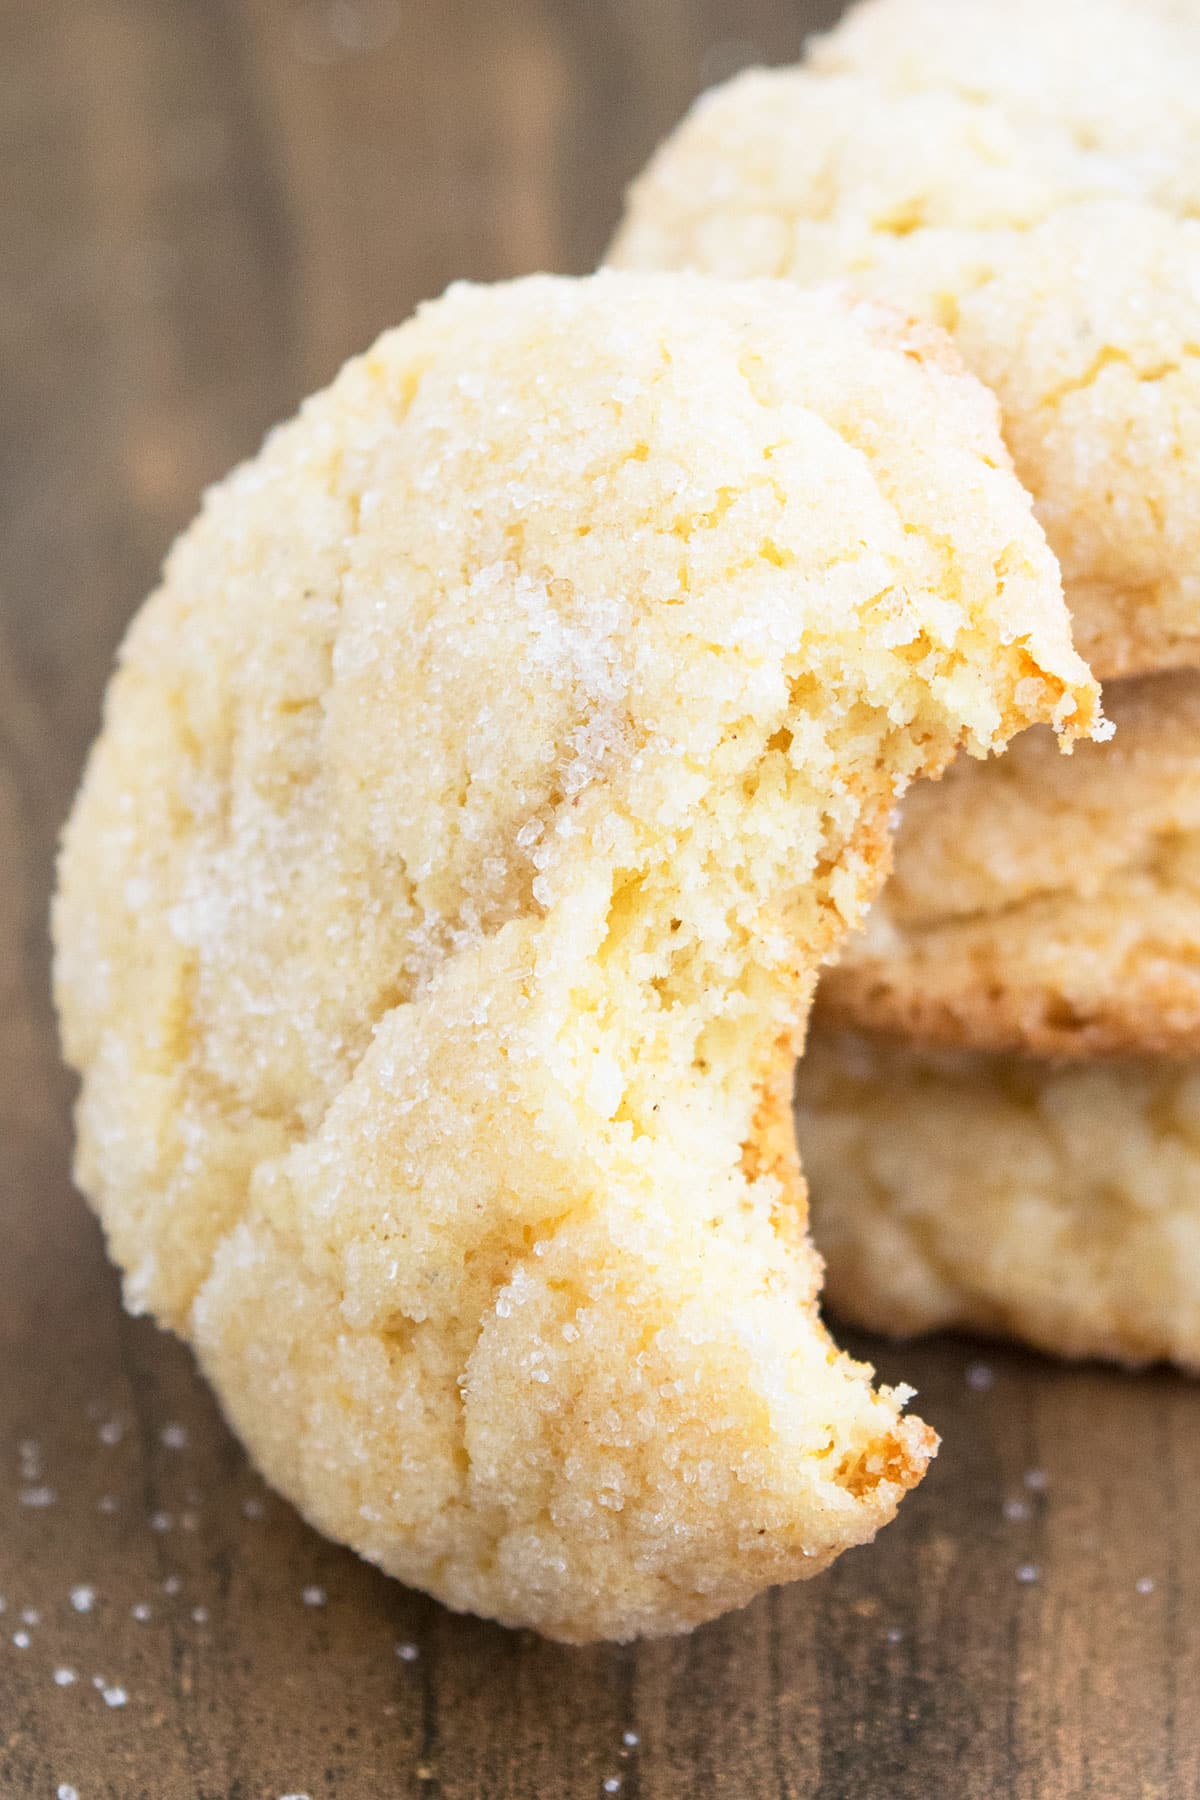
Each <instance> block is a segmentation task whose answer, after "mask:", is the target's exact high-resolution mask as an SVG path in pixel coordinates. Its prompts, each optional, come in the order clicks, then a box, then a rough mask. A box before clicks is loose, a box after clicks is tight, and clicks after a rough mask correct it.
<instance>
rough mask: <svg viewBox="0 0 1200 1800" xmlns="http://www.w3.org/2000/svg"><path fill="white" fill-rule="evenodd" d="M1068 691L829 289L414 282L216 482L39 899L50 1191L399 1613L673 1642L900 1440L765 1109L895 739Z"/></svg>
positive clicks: (1093, 706)
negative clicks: (97, 1219) (65, 1178)
mask: <svg viewBox="0 0 1200 1800" xmlns="http://www.w3.org/2000/svg"><path fill="white" fill-rule="evenodd" d="M1097 720H1098V704H1097V692H1096V688H1095V685H1094V683H1093V682H1092V681H1091V679H1090V677H1089V675H1088V672H1087V670H1086V668H1085V666H1084V665H1083V663H1082V662H1081V661H1080V659H1079V657H1078V656H1077V655H1076V654H1075V652H1074V651H1073V649H1072V648H1071V644H1070V638H1069V631H1068V623H1067V615H1066V611H1065V608H1064V604H1063V600H1062V595H1061V590H1060V586H1059V580H1058V574H1057V569H1056V566H1055V564H1054V560H1053V558H1052V557H1051V555H1050V553H1049V551H1048V550H1047V548H1046V545H1045V542H1044V540H1043V537H1042V534H1041V531H1040V529H1039V528H1038V526H1037V525H1036V523H1035V521H1034V518H1033V515H1032V511H1031V508H1030V503H1029V501H1028V498H1027V496H1026V495H1025V494H1024V492H1023V491H1022V489H1021V488H1020V486H1019V485H1018V483H1017V481H1016V480H1015V478H1014V476H1013V475H1012V473H1011V470H1010V468H1009V465H1008V461H1007V458H1006V455H1005V452H1004V449H1003V446H1002V444H1001V440H1000V436H999V430H998V425H997V417H996V408H995V404H994V402H993V400H992V398H991V396H990V395H988V394H987V393H986V392H985V390H984V389H983V388H982V387H980V386H979V385H978V384H977V383H976V382H975V381H974V380H973V379H972V378H971V377H969V376H967V375H966V374H965V373H964V372H963V371H962V370H961V368H960V366H959V365H958V363H957V360H956V359H955V358H954V356H953V353H952V352H951V351H950V350H949V347H948V345H947V343H946V341H945V340H944V339H943V338H942V337H941V336H940V335H939V334H937V333H934V332H931V331H930V330H928V329H927V328H923V327H922V328H918V327H912V326H909V325H908V324H906V323H905V322H904V321H903V320H902V319H900V318H899V317H898V316H896V315H894V314H892V313H891V312H889V311H887V310H885V309H882V308H877V307H875V306H872V305H868V304H855V305H852V304H850V303H848V302H847V301H845V300H844V299H842V298H840V297H839V296H838V295H836V294H833V293H816V294H805V293H802V292H800V291H799V290H797V289H793V288H791V287H787V286H780V287H775V286H773V285H754V284H744V285H741V284H734V283H722V282H710V281H705V280H703V279H700V278H696V277H688V276H630V275H624V276H623V275H616V274H604V275H600V276H596V277H593V278H590V279H588V280H585V281H577V282H576V281H566V280H553V279H549V278H539V279H534V280H530V281H526V282H521V283H516V284H514V285H511V286H507V287H501V288H496V289H490V290H489V289H478V288H465V287H460V288H456V289H453V290H452V291H451V292H450V293H449V294H448V295H447V297H446V298H445V299H444V300H442V301H440V302H438V303H436V304H434V305H432V306H429V307H427V308H425V309H423V310H422V312H421V313H419V314H418V316H417V317H416V318H415V319H414V320H413V321H412V322H411V323H409V324H408V325H406V326H404V327H402V328H401V329H400V330H398V331H396V332H393V333H391V334H389V335H387V336H386V337H384V338H383V339H381V340H380V342H379V343H378V344H377V345H376V346H375V348H374V349H373V350H371V351H370V352H368V353H367V355H365V356H364V357H362V358H360V359H359V360H357V361H356V362H353V363H351V364H350V365H349V366H348V367H347V368H346V369H345V370H344V371H343V373H342V374H341V375H340V376H339V378H338V379H337V381H336V382H335V383H334V385H333V386H332V387H331V388H330V389H329V390H328V391H327V392H325V393H323V394H321V395H318V396H317V397H316V398H315V399H313V400H311V401H309V402H308V403H307V405H306V406H305V407H304V409H303V410H302V412H301V414H300V416H299V417H298V419H296V420H295V421H294V422H293V423H291V424H289V425H287V426H285V427H283V428H282V429H281V430H280V431H278V432H277V433H275V434H274V435H273V436H272V437H271V438H270V439H269V440H268V442H267V444H266V446H265V447H264V449H263V451H262V453H261V454H260V456H259V457H258V458H257V459H256V460H255V461H253V462H251V463H249V464H248V465H247V466H245V467H244V468H242V469H240V470H238V471H237V472H235V473H234V474H233V475H232V476H231V477H230V478H229V480H228V481H226V482H225V483H224V484H223V485H222V486H220V487H219V488H217V489H216V490H214V492H213V493H212V494H210V496H209V497H208V500H207V502H206V504H205V507H204V510H203V512H202V514H201V516H200V518H199V520H198V521H197V522H196V524H195V525H194V526H193V527H192V529H191V530H190V531H189V532H188V533H187V534H186V535H185V536H184V537H183V538H182V540H181V541H180V542H179V543H178V544H177V545H176V547H175V549H174V550H173V552H172V553H171V557H170V559H169V562H168V565H167V571H166V576H165V579H164V583H163V585H162V587H161V588H160V589H159V591H158V592H157V593H156V594H155V595H154V596H153V597H152V598H151V599H150V601H149V602H148V603H147V605H146V606H145V608H144V609H143V611H142V612H141V614H140V615H139V616H138V618H137V620H136V621H135V623H134V625H133V626H132V628H131V630H130V633H129V636H128V638H127V640H126V643H125V646H124V649H123V651H122V655H121V664H120V668H119V671H118V673H117V674H116V676H115V677H114V680H113V683H112V686H111V689H110V692H109V695H108V700H107V705H106V711H105V727H104V731H103V734H102V736H101V738H100V740H99V742H98V744H97V746H96V748H95V750H94V752H93V754H92V758H91V762H90V764H89V767H88V772H87V775H86V778H85V782H84V786H83V789H82V792H81V794H80V797H79V800H78V802H77V804H76V808H75V811H74V814H73V816H72V819H71V822H70V824H69V826H68V829H67V833H66V837H65V841H64V847H63V853H62V862H61V882H60V892H59V896H58V899H57V902H56V906H55V914H54V930H55V938H56V946H57V959H56V984H57V997H58V1004H59V1008H60V1012H61V1016H62V1021H63V1034H64V1041H65V1045H66V1050H67V1054H68V1056H69V1058H70V1060H71V1062H72V1063H73V1065H74V1066H75V1067H76V1068H77V1069H78V1070H79V1071H80V1073H81V1075H82V1077H83V1086H82V1093H81V1098H80V1103H79V1112H78V1127H79V1155H78V1173H79V1179H80V1181H81V1183H82V1185H83V1187H84V1188H85V1189H86V1191H87V1192H88V1194H89V1195H90V1196H91V1198H92V1200H93V1202H94V1204H95V1205H96V1207H97V1210H98V1211H99V1213H100V1216H101V1218H102V1220H103V1223H104V1226H105V1230H106V1233H107V1236H108V1240H109V1244H110V1246H111V1249H112V1252H113V1255H114V1256H115V1258H116V1260H117V1261H118V1262H119V1264H120V1265H121V1267H122V1269H123V1271H124V1276H125V1291H126V1296H127V1299H128V1302H129V1304H130V1305H131V1306H132V1307H134V1308H135V1309H137V1310H146V1311H150V1312H152V1313H154V1314H155V1316H156V1317H158V1318H159V1319H161V1320H162V1321H163V1322H164V1323H166V1324H169V1325H170V1326H172V1327H173V1328H174V1329H175V1330H177V1331H179V1332H180V1333H181V1334H183V1335H184V1336H186V1337H187V1338H188V1339H189V1340H190V1341H191V1342H192V1343H193V1344H194V1345H195V1348H196V1351H197V1354H198V1356H199V1358H200V1361H201V1363H202V1365H203V1367H204V1368H205V1370H206V1372H207V1373H208V1375H209V1376H210V1378H211V1380H212V1381H213V1384H214V1386H215V1387H216V1389H217V1391H218V1393H219V1395H220V1397H221V1400H222V1403H223V1405H224V1407H225V1409H226V1411H227V1413H228V1416H229V1418H230V1420H231V1421H232V1423H233V1425H234V1427H235V1428H236V1429H237V1431H238V1432H239V1433H240V1435H241V1436H242V1438H243V1439H244V1440H245V1442H246V1444H247V1446H248V1447H249V1449H250V1451H251V1453H252V1455H253V1456H254V1457H255V1459H256V1461H257V1462H258V1463H259V1465H260V1467H261V1468H262V1470H263V1472H264V1473H265V1474H266V1475H267V1477H268V1478H269V1479H270V1480H271V1481H273V1482H274V1483H275V1484H276V1485H277V1486H278V1487H279V1488H280V1489H281V1490H282V1491H283V1492H284V1493H285V1494H287V1495H288V1496H289V1497H290V1498H291V1499H292V1500H293V1501H295V1503H296V1504H297V1505H298V1506H299V1507H300V1508H301V1509H302V1510H303V1511H304V1513H305V1514H306V1515H307V1516H308V1517H309V1518H310V1519H311V1520H312V1521H313V1522H314V1523H315V1524H316V1525H318V1526H319V1527H320V1528H321V1529H322V1530H324V1531H327V1532H329V1533H330V1534H331V1535H333V1536H334V1537H337V1538H340V1539H343V1540H344V1541H345V1542H347V1543H349V1544H351V1545H353V1546H354V1547H355V1548H356V1549H357V1550H359V1551H360V1552H361V1553H362V1554H363V1555H364V1556H366V1557H368V1558H370V1559H371V1560H372V1561H374V1562H377V1563H378V1564H380V1565H381V1566H382V1567H383V1568H385V1569H387V1570H389V1571H390V1572H392V1573H393V1574H395V1575H398V1576H400V1577H401V1578H402V1579H404V1580H406V1581H409V1582H412V1583H414V1584H416V1585H418V1586H421V1587H423V1588H426V1589H428V1590H429V1591H430V1592H431V1593H434V1594H436V1595H438V1596H439V1597H440V1598H441V1599H443V1600H445V1601H446V1602H447V1603H448V1604H450V1605H452V1606H455V1607H460V1608H466V1609H470V1610H473V1611H476V1612H479V1613H483V1614H487V1615H490V1616H493V1617H496V1618H498V1619H501V1620H504V1621H506V1622H508V1623H511V1624H527V1625H533V1626H535V1627H537V1628H538V1629H539V1630H541V1631H544V1632H547V1633H549V1634H551V1635H553V1636H557V1637H560V1638H564V1639H572V1640H582V1639H590V1638H597V1637H615V1638H627V1637H631V1636H635V1635H637V1634H640V1633H656V1632H670V1631H678V1630H683V1629H687V1628H688V1627H690V1626H692V1625H695V1624H697V1623H699V1622H700V1621H701V1620H703V1619H706V1618H709V1617H711V1616H712V1615H714V1614H716V1613H719V1612H721V1611H722V1610H724V1609H726V1608H729V1607H732V1606H737V1605H739V1604H741V1603H743V1602H745V1601H747V1600H749V1599H750V1598H751V1597H752V1596H753V1595H754V1594H756V1593H757V1592H759V1591H760V1590H761V1589H762V1588H764V1587H766V1586H768V1585H769V1584H771V1583H774V1582H779V1581H785V1580H790V1579H793V1578H795V1577H797V1576H801V1575H806V1574H811V1573H814V1572H815V1571H816V1570H818V1569H820V1568H822V1567H824V1566H825V1565H826V1564H827V1563H828V1562H829V1561H830V1560H831V1559H832V1558H833V1557H834V1556H836V1555H837V1554H838V1553H839V1552H840V1551H841V1550H843V1549H845V1548H846V1547H847V1546H848V1545H851V1544H855V1543H860V1542H862V1541H863V1540H865V1539H867V1538H869V1537H871V1535H872V1534H873V1533H874V1532H875V1530H876V1529H877V1528H878V1527H879V1526H880V1525H882V1524H883V1523H885V1522H886V1521H887V1520H888V1519H889V1518H890V1517H891V1515H892V1513H893V1512H894V1511H895V1508H896V1506H897V1504H898V1502H899V1500H900V1498H901V1497H902V1495H903V1493H904V1491H905V1490H906V1489H907V1488H908V1487H910V1486H912V1484H913V1483H914V1482H916V1481H917V1480H919V1479H920V1476H921V1474H922V1473H923V1471H924V1469H925V1466H926V1464H927V1461H928V1459H929V1457H930V1456H931V1454H932V1453H933V1449H934V1446H935V1439H934V1437H933V1434H932V1432H931V1431H930V1430H929V1429H928V1427H926V1426H925V1425H923V1424H922V1423H921V1422H920V1421H919V1420H916V1419H914V1418H911V1417H905V1416H904V1415H903V1413H902V1407H903V1404H904V1400H905V1398H906V1396H905V1394H904V1392H903V1391H889V1390H888V1389H880V1390H875V1389H873V1388H872V1387H871V1385H870V1375H871V1371H870V1370H869V1369H867V1368H864V1367H863V1366H861V1365H858V1364H856V1363H854V1362H852V1361H851V1360H849V1359H848V1358H847V1357H845V1356H843V1355H842V1354H841V1353H839V1351H838V1350H837V1349H836V1347H835V1346H834V1345H833V1343H832V1342H831V1341H830V1339H829V1337H828V1336H827V1334H826V1332H825V1330H824V1328H823V1326H822V1325H821V1322H820V1319H819V1316H818V1312H817V1293H818V1288H819V1285H820V1262H819V1259H818V1258H817V1257H816V1255H815V1254H814V1252H813V1251H812V1249H811V1247H810V1244H809V1240H808V1237H807V1233H806V1228H805V1199H804V1188H803V1184H802V1182H801V1179H800V1174H799V1168H798V1164H797V1160H796V1155H795V1150H794V1145H793V1140H792V1128H791V1118H790V1097H791V1077H792V1070H793V1062H794V1058H795V1055H796V1053H797V1050H798V1048H799V1046H800V1043H801V1040H802V1037H803V1032H804V1025H805V1019H806V1016H807V1012H808V1007H809V1002H810V996H811V991H812V987H813V984H814V981H815V977H816V973H817V970H818V967H819V965H820V963H821V962H822V960H823V959H824V958H825V957H827V956H828V955H829V954H830V953H831V952H832V951H833V949H834V948H835V947H836V945H837V944H838V943H839V942H840V941H841V939H842V938H843V936H844V935H845V933H846V932H847V931H848V930H849V929H850V928H851V927H852V926H853V925H855V924H857V923H858V922H859V920H860V919H861V917H862V915H863V913H864V911H865V908H866V906H867V904H868V902H869V901H870V900H871V898H872V897H873V895H874V893H875V892H876V890H877V888H878V886H879V884H880V882H881V881H882V879H883V877H884V874H885V872H886V865H887V860H888V843H889V822H890V818H891V815H892V812H893V809H894V807H895V806H896V803H897V801H898V800H899V798H900V796H901V795H902V794H903V792H904V791H905V789H906V787H907V786H908V784H909V783H910V781H912V780H913V779H914V778H915V777H917V776H920V775H932V774H936V773H937V772H938V771H939V770H940V769H941V768H942V767H943V766H944V764H945V763H946V762H947V761H948V760H949V758H950V757H951V756H952V754H953V753H954V751H955V750H956V748H957V747H959V746H960V745H966V746H967V748H968V749H970V750H971V751H972V752H974V753H975V754H977V755H982V754H984V753H986V752H988V751H990V750H995V749H999V748H1001V747H1002V746H1003V745H1004V743H1005V741H1006V740H1007V739H1008V738H1009V737H1010V736H1011V735H1012V734H1013V733H1014V732H1016V731H1018V730H1020V729H1021V728H1022V727H1024V726H1026V725H1029V724H1031V723H1034V722H1036V721H1048V722H1050V723H1052V724H1054V725H1055V726H1056V727H1057V728H1058V729H1059V730H1060V732H1062V733H1063V734H1064V735H1067V736H1071V735H1074V734H1077V733H1086V732H1088V731H1090V730H1092V729H1093V728H1094V727H1095V725H1096V722H1097Z"/></svg>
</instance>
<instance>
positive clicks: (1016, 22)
mask: <svg viewBox="0 0 1200 1800" xmlns="http://www.w3.org/2000/svg"><path fill="white" fill-rule="evenodd" d="M1198 91H1200V12H1197V10H1196V9H1195V8H1194V7H1191V6H1187V5H1183V4H1180V5H1169V4H1165V3H1160V4H1157V5H1156V4H1151V5H1149V6H1147V5H1143V4H1140V3H1139V4H1134V3H1133V0H1055V4H1053V5H1046V4H1044V0H971V3H970V4H966V3H964V0H870V3H869V4H867V5H865V6H862V7H860V8H859V9H857V10H856V11H855V12H852V13H851V14H850V15H849V16H848V18H847V19H846V20H845V21H844V22H843V24H842V25H841V26H840V28H839V29H837V30H836V31H834V32H833V33H832V34H831V35H830V36H828V37H825V38H820V39H818V40H816V41H815V42H814V44H813V45H812V46H811V48H810V52H809V55H808V59H807V61H806V63H805V64H804V65H802V66H800V67H798V68H793V69H779V70H771V71H764V70H756V71H752V72H750V73H748V74H744V75H741V76H739V77H738V78H736V79H735V80H734V81H732V82H730V83H729V84H727V85H726V86H724V87H722V88H719V89H717V90H715V91H713V92H711V93H709V94H707V95H705V96H703V97H702V98H701V99H700V100H699V101H698V102H697V104H696V107H695V108H694V110H693V112H692V113H691V115H690V116H689V117H688V118H687V119H686V120H685V121H684V123H683V124H682V125H681V126H680V127H679V129H678V130H677V132H676V133H675V135H674V136H673V137H672V138H671V139H669V140H668V142H667V143H666V144H665V146H664V147H663V148H662V149H661V150H660V151H659V152H658V154H657V156H656V157H655V158H654V160H653V161H652V162H651V164H650V167H649V169H648V170H647V172H646V173H645V174H644V175H643V176H642V177H641V179H640V180H639V181H638V182H637V183H636V185H635V186H634V188H633V190H632V192H631V195H630V199H629V205H628V211H627V217H626V220H625V223H624V226H623V228H622V230H621V232H620V234H619V236H618V238H617V241H616V243H615V245H614V247H613V250H612V253H611V260H612V261H613V262H614V263H616V264H618V265H621V266H624V267H627V268H644V269H649V268H663V269H687V268H690V269H701V270H707V271H709V272H710V273H714V274H719V275H727V276H759V275H773V276H786V277H790V278H794V279H796V280H799V281H801V282H805V283H812V282H820V281H822V280H825V279H828V278H830V277H834V276H836V277H841V278H845V279H847V280H849V281H850V282H851V283H852V284H853V285H854V286H855V287H856V288H857V289H859V290H860V291H863V292H866V293H870V294H874V295H878V296H884V297H886V298H889V299H892V300H894V301H896V302H897V303H898V304H900V305H901V306H903V307H905V308H907V309H910V310H912V311H913V312H915V313H917V314H919V315H920V316H922V317H926V318H930V319H934V320H936V321H938V322H939V323H940V324H942V325H944V326H946V327H947V328H948V329H949V330H950V331H951V332H952V333H953V334H954V337H955V339H956V342H957V344H958V346H959V348H960V350H961V352H962V354H963V356H964V358H965V360H966V361H967V363H968V365H969V366H970V367H971V368H972V369H973V370H974V371H975V372H976V373H977V374H978V375H980V376H981V377H982V378H983V379H984V380H985V381H986V382H987V383H988V385H989V386H991V387H992V388H993V389H994V390H995V392H996V393H997V395H998V396H999V398H1000V401H1001V405H1002V408H1003V414H1004V432H1005V437H1006V440H1007V442H1008V445H1009V448H1010V450H1011V451H1012V454H1013V457H1014V460H1015V462H1016V466H1017V471H1018V473H1019V475H1020V476H1021V478H1022V480H1023V481H1024V482H1025V484H1026V486H1027V487H1029V488H1030V490H1031V491H1032V493H1033V495H1034V497H1035V501H1036V505H1037V511H1038V514H1039V517H1040V518H1041V521H1042V523H1043V524H1044V526H1045V528H1046V531H1047V534H1048V536H1049V538H1050V542H1051V544H1052V546H1053V548H1054V550H1055V551H1056V553H1057V555H1058V556H1059V559H1060V561H1061V563H1062V568H1063V577H1064V583H1065V587H1066V592H1067V600H1068V604H1069V605H1070V608H1071V611H1072V616H1073V618H1074V621H1075V634H1076V642H1077V643H1078V645H1079V647H1080V649H1081V650H1082V652H1083V653H1084V655H1085V656H1086V657H1087V658H1088V659H1089V661H1090V662H1091V663H1092V665H1093V667H1094V668H1095V669H1096V672H1097V673H1098V674H1099V675H1101V676H1103V677H1108V676H1119V675H1128V674H1135V673H1144V672H1148V671H1152V670H1157V669H1164V668H1170V667H1186V666H1197V665H1200V508H1197V506H1196V504H1195V498H1194V496H1195V493H1196V491H1197V486H1198V484H1200V334H1198V328H1197V298H1196V297H1197V294H1198V293H1200V105H1197V102H1196V98H1195V96H1196V94H1197V92H1198Z"/></svg>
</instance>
